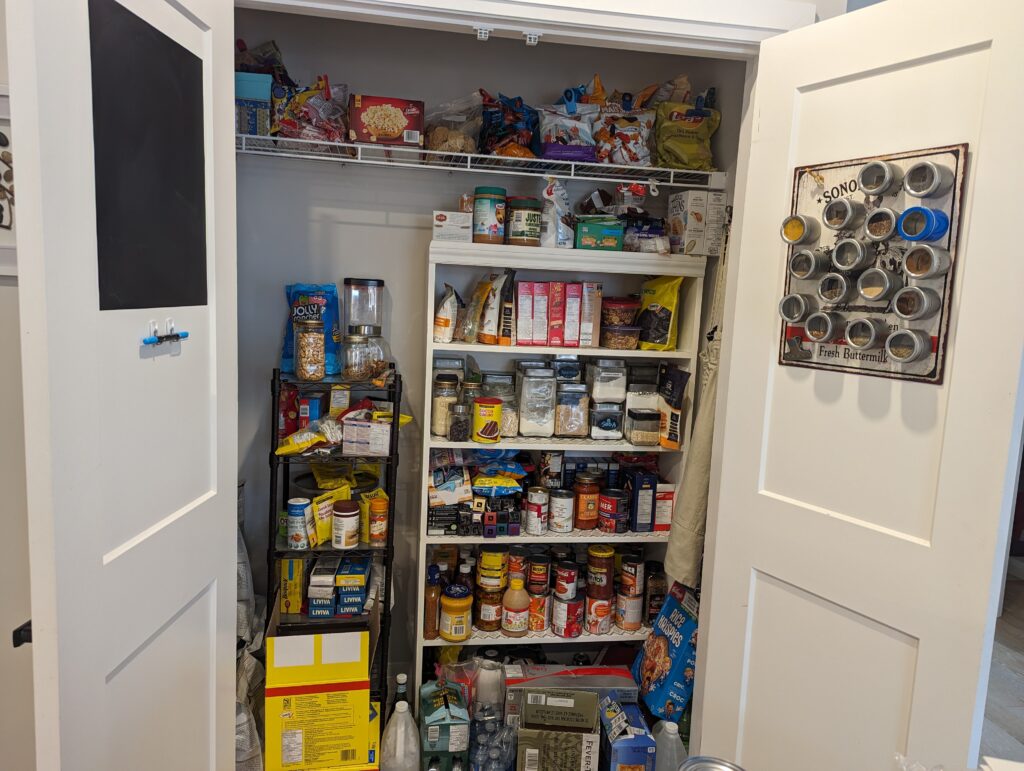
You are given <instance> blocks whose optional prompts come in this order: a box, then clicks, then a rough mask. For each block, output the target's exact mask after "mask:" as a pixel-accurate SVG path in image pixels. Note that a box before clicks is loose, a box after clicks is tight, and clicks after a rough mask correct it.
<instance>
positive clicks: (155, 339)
mask: <svg viewBox="0 0 1024 771" xmlns="http://www.w3.org/2000/svg"><path fill="white" fill-rule="evenodd" d="M179 340H188V332H172V333H171V334H169V335H150V336H149V337H144V338H142V344H143V345H162V344H163V343H176V342H178V341H179Z"/></svg>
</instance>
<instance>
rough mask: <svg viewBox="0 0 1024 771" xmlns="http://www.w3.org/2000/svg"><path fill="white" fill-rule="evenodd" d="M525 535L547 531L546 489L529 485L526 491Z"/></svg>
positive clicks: (540, 533)
mask: <svg viewBox="0 0 1024 771" xmlns="http://www.w3.org/2000/svg"><path fill="white" fill-rule="evenodd" d="M525 530H526V533H527V535H544V533H546V532H547V531H548V489H547V488H546V487H531V488H530V489H529V490H528V491H527V493H526V523H525Z"/></svg>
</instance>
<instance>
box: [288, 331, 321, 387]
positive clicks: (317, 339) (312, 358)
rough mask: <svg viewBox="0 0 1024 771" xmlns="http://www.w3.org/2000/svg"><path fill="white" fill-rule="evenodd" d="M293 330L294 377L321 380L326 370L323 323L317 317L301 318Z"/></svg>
mask: <svg viewBox="0 0 1024 771" xmlns="http://www.w3.org/2000/svg"><path fill="white" fill-rule="evenodd" d="M293 327H294V330H295V377H297V378H298V379H299V380H323V379H324V375H325V374H326V372H327V369H326V368H327V358H326V350H327V349H326V340H325V339H324V323H323V321H320V320H318V319H301V320H297V321H295V322H294V324H293Z"/></svg>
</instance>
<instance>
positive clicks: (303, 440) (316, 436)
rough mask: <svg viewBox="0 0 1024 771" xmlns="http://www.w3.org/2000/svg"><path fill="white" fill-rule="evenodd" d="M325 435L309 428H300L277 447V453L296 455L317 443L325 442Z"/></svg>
mask: <svg viewBox="0 0 1024 771" xmlns="http://www.w3.org/2000/svg"><path fill="white" fill-rule="evenodd" d="M326 443H327V437H326V436H324V435H323V434H321V433H320V432H319V431H314V430H313V429H311V428H300V429H299V430H298V431H296V432H295V433H294V434H291V435H290V436H288V437H287V438H286V439H284V441H282V442H281V444H279V445H278V447H277V452H276V454H277V455H298V454H299V453H303V452H305V451H306V450H308V449H310V448H311V447H315V446H316V445H318V444H326Z"/></svg>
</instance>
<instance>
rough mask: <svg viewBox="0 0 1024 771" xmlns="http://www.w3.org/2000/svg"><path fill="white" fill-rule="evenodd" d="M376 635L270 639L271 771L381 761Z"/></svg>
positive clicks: (356, 769)
mask: <svg viewBox="0 0 1024 771" xmlns="http://www.w3.org/2000/svg"><path fill="white" fill-rule="evenodd" d="M271 628H276V624H275V623H274V622H273V620H272V623H271ZM371 637H376V635H375V634H372V633H371V632H368V631H355V632H328V633H322V634H308V635H289V636H283V637H277V636H271V637H268V638H267V683H266V709H265V715H266V726H265V727H266V741H265V744H266V763H265V765H266V769H267V771H312V770H313V769H316V770H317V771H320V770H321V769H344V771H363V770H364V769H375V768H377V765H378V760H377V755H378V750H377V743H378V741H379V739H378V736H377V734H378V733H379V730H378V729H379V718H378V723H377V726H376V727H371V707H370V677H369V673H370V665H371V661H370V659H371V651H373V650H374V649H375V648H376V645H375V644H372V643H373V642H374V641H373V640H371ZM371 734H373V736H372V740H371ZM371 758H372V760H371Z"/></svg>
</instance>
